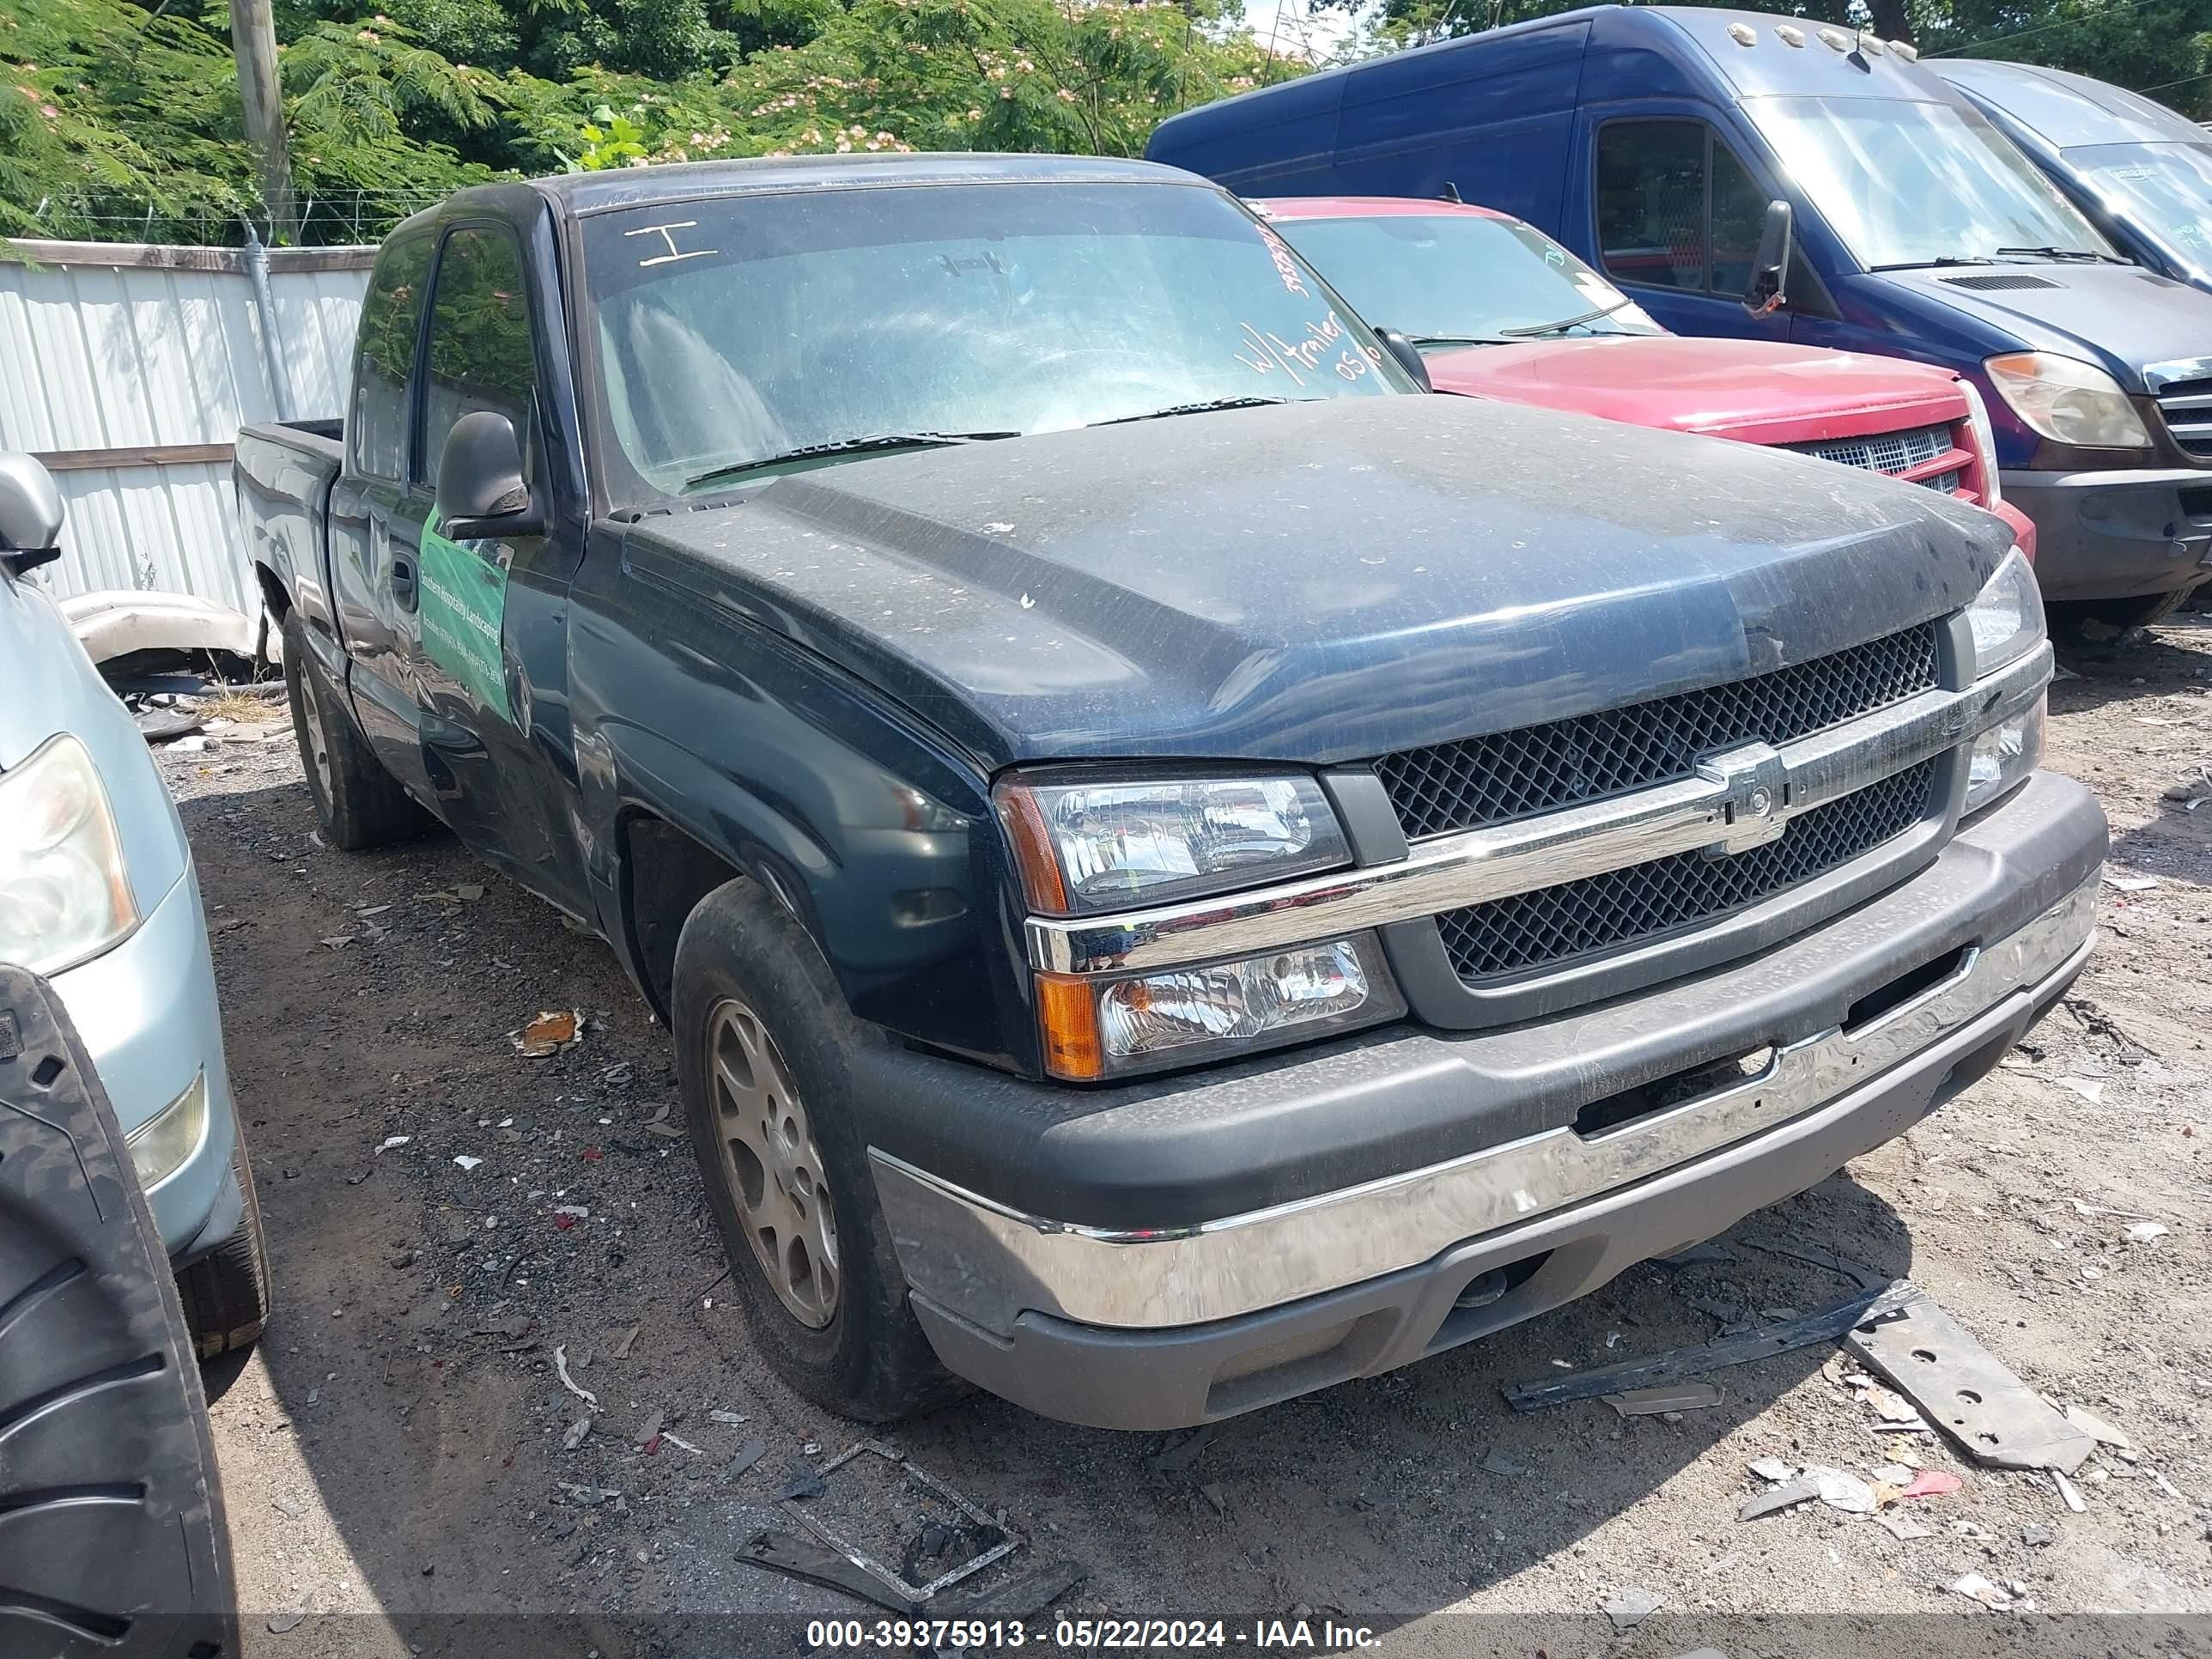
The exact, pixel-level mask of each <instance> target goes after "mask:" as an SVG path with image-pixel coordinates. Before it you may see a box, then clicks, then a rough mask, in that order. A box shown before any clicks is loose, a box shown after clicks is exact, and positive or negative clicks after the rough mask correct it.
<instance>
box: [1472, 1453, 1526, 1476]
mask: <svg viewBox="0 0 2212 1659" xmlns="http://www.w3.org/2000/svg"><path fill="white" fill-rule="evenodd" d="M1482 1467H1483V1469H1484V1470H1485V1471H1486V1473H1488V1474H1503V1475H1506V1476H1509V1477H1518V1476H1520V1475H1524V1474H1528V1468H1527V1467H1526V1466H1525V1465H1523V1464H1520V1463H1516V1462H1514V1461H1513V1460H1512V1459H1511V1458H1510V1457H1508V1456H1507V1455H1505V1454H1504V1452H1502V1451H1500V1450H1498V1448H1497V1447H1495V1446H1492V1448H1491V1449H1489V1450H1488V1451H1487V1452H1486V1453H1484V1454H1483V1458H1482Z"/></svg>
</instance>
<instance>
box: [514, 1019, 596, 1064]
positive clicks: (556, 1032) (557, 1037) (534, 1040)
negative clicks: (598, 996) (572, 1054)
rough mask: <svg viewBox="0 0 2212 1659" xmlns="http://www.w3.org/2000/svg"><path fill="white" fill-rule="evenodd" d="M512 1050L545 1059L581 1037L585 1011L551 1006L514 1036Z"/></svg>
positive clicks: (532, 1057)
mask: <svg viewBox="0 0 2212 1659" xmlns="http://www.w3.org/2000/svg"><path fill="white" fill-rule="evenodd" d="M583 1040H584V1011H583V1010H582V1009H580V1008H569V1009H551V1010H548V1011H547V1012H544V1013H541V1014H539V1015H538V1018H535V1019H533V1020H532V1021H531V1022H530V1024H527V1025H526V1026H524V1027H523V1028H522V1029H521V1030H520V1031H518V1032H516V1033H515V1034H514V1036H513V1042H514V1052H515V1053H517V1054H520V1055H521V1056H522V1057H523V1058H524V1059H525V1060H545V1059H548V1058H550V1056H552V1055H554V1054H559V1053H560V1052H561V1051H562V1049H563V1048H574V1047H575V1046H576V1045H577V1044H578V1043H580V1042H582V1041H583Z"/></svg>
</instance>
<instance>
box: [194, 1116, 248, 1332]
mask: <svg viewBox="0 0 2212 1659" xmlns="http://www.w3.org/2000/svg"><path fill="white" fill-rule="evenodd" d="M230 1168H231V1172H232V1174H234V1176H236V1177H237V1178H238V1190H239V1194H240V1197H242V1198H243V1199H244V1200H246V1213H245V1214H244V1216H242V1217H241V1218H240V1221H239V1226H238V1231H236V1232H234V1233H233V1234H232V1235H231V1236H230V1237H228V1238H226V1239H225V1240H223V1242H222V1243H220V1244H218V1245H216V1247H215V1249H212V1250H210V1251H209V1252H208V1253H207V1254H206V1255H204V1256H202V1257H201V1258H200V1259H199V1260H198V1261H195V1262H193V1263H192V1264H191V1266H190V1267H186V1268H185V1270H184V1271H183V1272H182V1273H179V1274H178V1275H177V1296H178V1297H179V1300H180V1301H182V1302H183V1304H184V1307H185V1327H186V1328H188V1329H189V1330H190V1331H191V1334H192V1346H193V1348H194V1349H195V1350H196V1351H197V1352H198V1354H199V1357H200V1358H203V1359H213V1358H215V1357H216V1355H217V1354H223V1353H229V1352H233V1351H234V1350H235V1349H239V1348H246V1347H251V1346H252V1345H253V1344H254V1343H256V1342H258V1340H260V1339H261V1328H262V1327H263V1326H264V1324H266V1323H267V1322H268V1320H269V1247H268V1245H267V1244H266V1243H264V1240H263V1238H262V1234H261V1199H260V1197H259V1195H258V1194H256V1193H255V1192H254V1190H253V1166H252V1164H251V1163H249V1162H248V1161H247V1158H246V1130H245V1127H243V1126H242V1125H241V1126H240V1128H239V1131H238V1145H237V1146H235V1147H234V1149H233V1150H232V1152H231V1154H230Z"/></svg>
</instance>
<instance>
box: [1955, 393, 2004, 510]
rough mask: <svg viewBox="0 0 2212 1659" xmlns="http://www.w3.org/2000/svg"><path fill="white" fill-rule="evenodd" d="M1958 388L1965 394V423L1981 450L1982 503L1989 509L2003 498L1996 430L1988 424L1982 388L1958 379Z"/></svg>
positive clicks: (1993, 507) (1993, 508) (1988, 408)
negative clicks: (1998, 475)
mask: <svg viewBox="0 0 2212 1659" xmlns="http://www.w3.org/2000/svg"><path fill="white" fill-rule="evenodd" d="M1959 390H1960V391H1961V392H1965V393H1966V424H1967V426H1968V427H1969V428H1972V432H1973V435H1974V447H1976V448H1977V449H1978V450H1980V451H1981V452H1982V505H1983V506H1984V507H1988V508H1989V509H1990V511H1992V512H1994V511H1996V507H1997V504H1998V503H1999V502H2000V501H2003V500H2004V492H2003V490H2002V489H2001V488H2000V487H1999V483H1998V479H1997V432H1996V428H1995V427H1993V426H1991V425H1990V406H1989V405H1988V404H1985V403H1984V402H1983V401H1982V389H1981V387H1979V386H1976V385H1975V384H1974V383H1973V382H1972V380H1960V382H1959Z"/></svg>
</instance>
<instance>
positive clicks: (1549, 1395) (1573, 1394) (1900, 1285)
mask: <svg viewBox="0 0 2212 1659" xmlns="http://www.w3.org/2000/svg"><path fill="white" fill-rule="evenodd" d="M1921 1297H1922V1293H1921V1291H1919V1290H1918V1289H1917V1287H1916V1286H1914V1285H1912V1284H1911V1282H1910V1281H1909V1280H1906V1279H1899V1280H1897V1281H1896V1282H1895V1283H1894V1284H1893V1285H1889V1286H1887V1288H1885V1289H1883V1290H1881V1291H1875V1292H1871V1293H1869V1294H1863V1295H1859V1296H1855V1297H1851V1298H1850V1300H1849V1301H1845V1302H1838V1303H1836V1304H1832V1306H1829V1307H1826V1308H1820V1309H1816V1310H1814V1311H1813V1312H1811V1313H1808V1314H1807V1315H1805V1316H1803V1317H1802V1318H1799V1319H1792V1320H1788V1321H1785V1322H1784V1323H1782V1324H1779V1325H1770V1326H1768V1327H1766V1328H1765V1329H1764V1330H1759V1331H1753V1332H1748V1333H1747V1334H1744V1335H1741V1336H1735V1337H1725V1338H1723V1339H1721V1340H1717V1341H1714V1342H1710V1343H1707V1344H1705V1345H1704V1346H1699V1347H1694V1348H1677V1349H1674V1351H1673V1352H1668V1353H1662V1354H1659V1355H1656V1356H1655V1357H1653V1358H1650V1359H1638V1360H1631V1361H1628V1362H1626V1363H1625V1364H1619V1365H1607V1366H1604V1367H1602V1368H1601V1369H1599V1370H1592V1371H1583V1372H1582V1373H1581V1374H1579V1375H1578V1376H1572V1377H1568V1378H1565V1379H1563V1380H1561V1381H1559V1382H1548V1381H1547V1382H1532V1383H1519V1384H1517V1385H1516V1386H1515V1387H1513V1388H1510V1389H1506V1390H1504V1394H1505V1400H1506V1403H1507V1404H1508V1405H1510V1406H1511V1407H1513V1409H1514V1410H1515V1411H1516V1412H1533V1411H1541V1410H1542V1409H1543V1408H1544V1407H1547V1406H1563V1405H1565V1404H1567V1403H1568V1402H1570V1401H1577V1400H1595V1399H1598V1398H1601V1396H1603V1395H1608V1394H1620V1393H1622V1392H1624V1391H1625V1390H1627V1389H1638V1388H1649V1387H1654V1386H1656V1385H1657V1384H1659V1383H1672V1382H1676V1381H1679V1380H1680V1378H1683V1377H1686V1376H1704V1375H1705V1373H1706V1372H1707V1371H1717V1370H1722V1369H1723V1368H1724V1367H1726V1366H1729V1365H1741V1364H1746V1363H1747V1362H1748V1361H1750V1360H1753V1359H1764V1358H1766V1357H1767V1356H1768V1355H1770V1354H1777V1353H1787V1352H1790V1350H1791V1349H1793V1348H1805V1347H1810V1346H1813V1345H1814V1343H1816V1342H1832V1341H1834V1340H1836V1339H1837V1338H1838V1337H1839V1336H1841V1335H1843V1334H1844V1333H1845V1332H1846V1331H1849V1330H1850V1328H1852V1327H1853V1326H1855V1325H1862V1324H1867V1323H1870V1322H1874V1321H1877V1320H1881V1319H1883V1318H1885V1317H1887V1316H1890V1315H1893V1314H1894V1313H1896V1312H1897V1311H1898V1310H1899V1309H1901V1308H1903V1307H1904V1306H1905V1304H1907V1303H1908V1302H1911V1301H1914V1300H1916V1299H1919V1298H1921Z"/></svg>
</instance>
